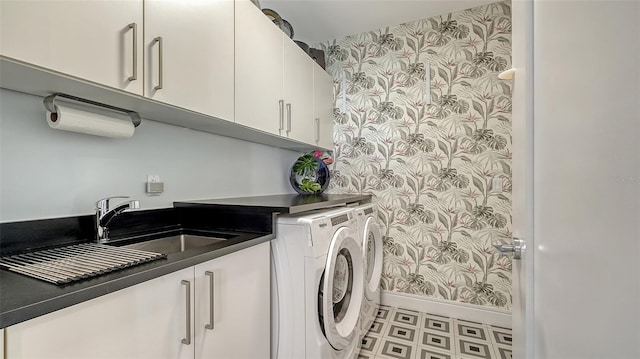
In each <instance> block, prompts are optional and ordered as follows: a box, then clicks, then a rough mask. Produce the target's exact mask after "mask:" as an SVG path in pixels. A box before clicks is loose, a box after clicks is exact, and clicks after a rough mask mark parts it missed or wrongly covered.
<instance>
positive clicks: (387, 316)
mask: <svg viewBox="0 0 640 359" xmlns="http://www.w3.org/2000/svg"><path fill="white" fill-rule="evenodd" d="M512 340H513V339H512V331H511V329H509V328H502V327H496V326H488V325H485V324H482V323H477V322H473V321H467V320H464V319H456V318H449V317H445V316H441V315H435V314H429V313H419V312H416V311H412V310H408V309H401V308H393V307H388V306H385V305H381V306H380V310H378V313H377V316H376V320H375V321H374V323H373V325H372V326H371V329H370V331H369V333H367V334H366V335H365V336H363V338H362V349H361V351H360V354H359V356H358V359H479V358H480V359H482V358H484V359H486V358H491V359H512V357H511V355H512V354H511V350H512V349H511V342H512Z"/></svg>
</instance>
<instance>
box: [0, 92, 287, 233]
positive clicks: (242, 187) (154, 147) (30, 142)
mask: <svg viewBox="0 0 640 359" xmlns="http://www.w3.org/2000/svg"><path fill="white" fill-rule="evenodd" d="M44 116H45V110H44V107H43V106H42V98H41V97H36V96H30V95H25V94H21V93H17V92H13V91H8V90H4V89H2V90H0V221H1V222H11V221H17V220H27V219H39V218H53V217H64V216H71V215H82V214H90V213H93V211H94V207H95V202H96V201H97V200H98V199H100V198H103V197H107V196H113V195H128V196H131V197H133V198H135V199H139V200H140V202H141V208H142V209H151V208H163V207H171V206H172V202H173V201H176V200H188V199H204V198H220V197H235V196H251V195H266V194H280V193H293V190H292V189H291V187H290V186H289V182H288V173H289V168H290V166H291V165H292V164H293V161H294V160H295V159H296V158H297V156H298V155H299V154H298V153H297V152H293V151H288V150H282V149H278V148H275V147H269V146H264V145H259V144H255V143H251V142H246V141H240V140H236V139H232V138H227V137H221V136H217V135H213V134H209V133H205V132H200V131H194V130H189V129H185V128H180V127H176V126H171V125H167V124H163V123H159V122H154V121H147V120H143V122H142V125H141V126H140V127H138V128H137V129H136V133H135V134H134V136H133V137H132V138H130V139H111V138H104V137H97V136H91V135H84V134H77V133H73V132H66V131H57V130H53V129H51V128H49V126H48V125H47V123H46V121H45V117H44ZM147 174H157V175H160V176H161V178H162V179H163V180H164V183H165V192H164V193H163V194H162V195H160V196H155V197H150V196H147V195H146V194H145V192H144V182H145V181H146V178H147Z"/></svg>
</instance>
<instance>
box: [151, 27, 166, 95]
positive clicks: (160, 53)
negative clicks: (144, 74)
mask: <svg viewBox="0 0 640 359" xmlns="http://www.w3.org/2000/svg"><path fill="white" fill-rule="evenodd" d="M153 42H154V43H156V42H157V43H158V85H157V86H156V87H154V88H153V89H154V90H156V91H157V90H160V89H162V83H163V81H162V74H163V73H164V66H163V63H162V36H158V37H156V38H155V39H153Z"/></svg>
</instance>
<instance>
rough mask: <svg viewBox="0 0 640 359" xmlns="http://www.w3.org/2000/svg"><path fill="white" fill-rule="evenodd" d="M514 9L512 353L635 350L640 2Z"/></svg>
mask: <svg viewBox="0 0 640 359" xmlns="http://www.w3.org/2000/svg"><path fill="white" fill-rule="evenodd" d="M513 15H514V19H513V25H514V28H513V35H514V36H513V43H514V52H513V60H514V61H513V62H514V67H516V71H517V72H516V78H515V86H514V87H515V89H514V107H513V125H514V129H513V133H514V138H513V141H514V160H513V163H514V185H513V188H514V197H513V205H514V207H513V210H514V212H513V213H514V234H515V235H520V236H523V237H525V240H526V241H527V246H528V248H527V250H526V254H525V260H524V261H520V262H517V261H516V262H514V277H513V279H514V305H513V318H514V345H515V346H514V357H516V358H638V357H640V345H638V338H640V306H639V305H638V303H640V225H639V224H638V223H639V222H638V218H640V107H639V105H638V103H639V102H640V101H639V99H640V70H639V67H638V64H640V37H639V36H638V34H639V33H640V2H637V1H626V2H625V1H589V2H568V1H567V2H564V1H533V5H531V2H529V1H524V2H519V1H514V2H513ZM527 20H529V21H531V25H527V22H526V21H527ZM522 26H525V30H524V31H525V34H524V35H523V34H522V33H519V32H518V31H522ZM531 29H533V36H531V34H526V31H530V30H531ZM523 39H524V40H525V42H524V43H526V45H527V47H526V48H523V47H522V45H523V43H519V41H522V40H523ZM532 39H533V40H532ZM531 49H533V55H532V56H531V55H530V56H528V57H524V58H523V57H521V56H522V55H523V54H526V53H529V54H530V52H531V51H532V50H531ZM532 64H533V67H534V69H533V72H531V71H532V69H531V65H532ZM521 67H522V68H521ZM532 74H533V76H531V75H532ZM531 86H532V87H533V91H530V89H531ZM520 91H524V92H520ZM531 99H533V106H532V107H531V106H529V104H530V102H529V103H527V100H529V101H530V100H531ZM518 102H520V104H519V105H518ZM531 114H533V119H532V118H531ZM519 121H521V123H519ZM516 126H520V127H519V128H518V127H516ZM516 166H519V168H518V167H516ZM523 195H524V196H525V197H524V198H522V197H521V196H523ZM523 204H526V206H525V207H522V205H523ZM531 211H532V212H531ZM532 269H535V272H532ZM531 283H532V285H531V286H527V284H531ZM524 304H526V307H524V306H523V305H524ZM523 319H524V321H523ZM534 319H535V320H534ZM525 352H526V354H523V353H525Z"/></svg>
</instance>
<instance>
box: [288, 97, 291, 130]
mask: <svg viewBox="0 0 640 359" xmlns="http://www.w3.org/2000/svg"><path fill="white" fill-rule="evenodd" d="M289 132H291V104H290V103H288V104H287V133H289Z"/></svg>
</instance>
